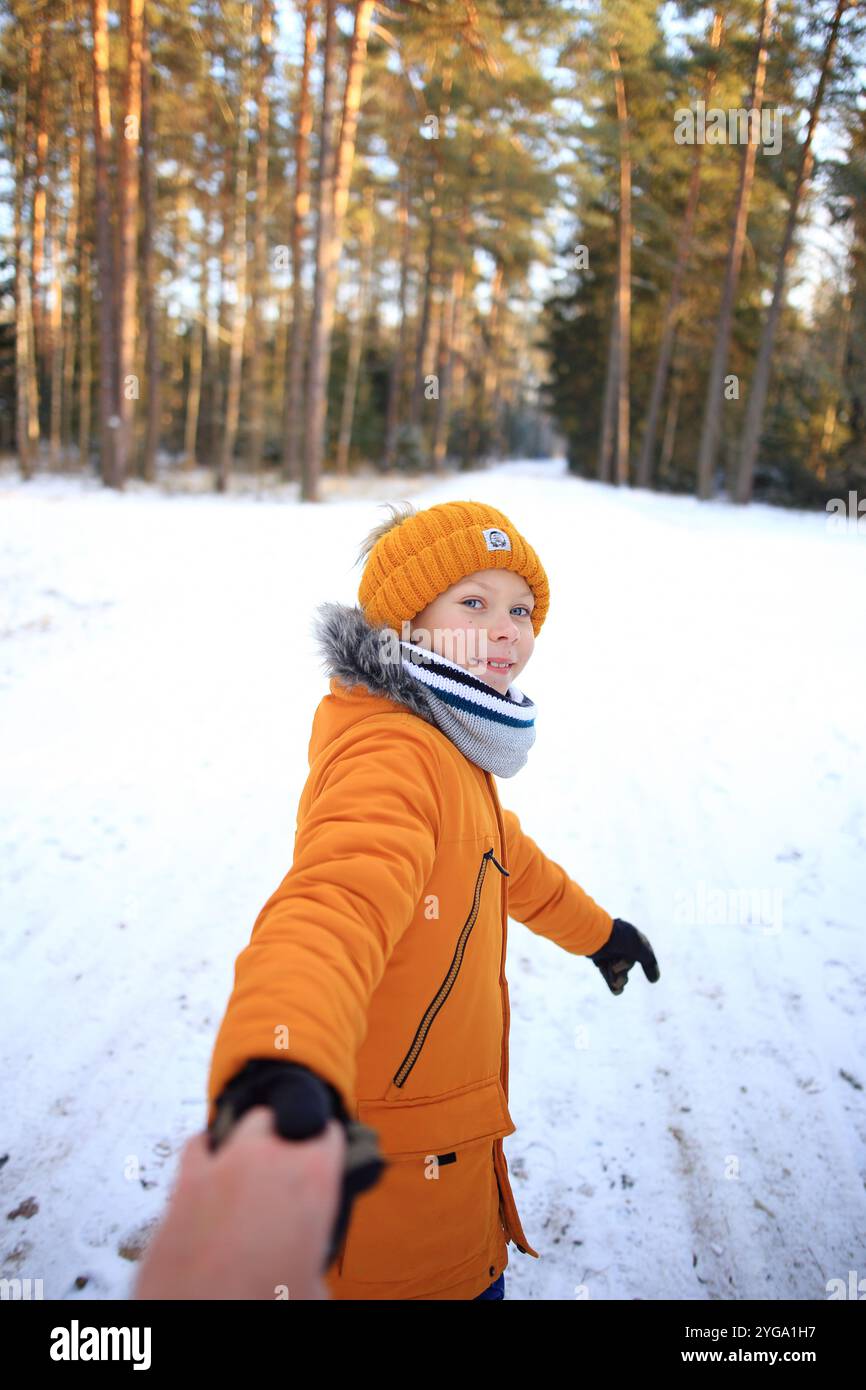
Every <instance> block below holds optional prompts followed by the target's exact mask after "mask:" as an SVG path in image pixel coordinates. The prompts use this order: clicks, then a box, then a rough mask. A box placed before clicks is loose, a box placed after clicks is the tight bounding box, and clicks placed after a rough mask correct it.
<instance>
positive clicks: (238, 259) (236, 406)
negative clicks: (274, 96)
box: [216, 0, 252, 492]
mask: <svg viewBox="0 0 866 1390" xmlns="http://www.w3.org/2000/svg"><path fill="white" fill-rule="evenodd" d="M243 16H244V18H243V39H242V43H243V51H242V55H241V77H240V92H239V95H238V120H237V151H236V158H235V166H236V167H235V205H234V235H233V239H232V269H233V279H234V285H235V302H234V304H233V305H232V315H231V344H230V347H229V379H228V391H227V394H226V419H225V427H224V429H223V438H222V448H221V450H220V459H219V468H218V470H217V478H216V488H217V492H225V491H226V490H227V489H228V484H229V473H230V470H231V465H232V458H233V456H234V451H235V441H236V439H237V434H238V422H239V419H240V405H241V369H242V367H243V355H244V328H245V326H246V316H247V163H248V151H247V129H248V125H249V112H248V110H247V98H248V95H249V82H250V66H251V64H250V51H249V50H250V35H251V32H252V3H251V0H244V8H243Z"/></svg>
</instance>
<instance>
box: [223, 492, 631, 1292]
mask: <svg viewBox="0 0 866 1390" xmlns="http://www.w3.org/2000/svg"><path fill="white" fill-rule="evenodd" d="M364 555H366V565H365V568H364V572H363V576H362V579H361V584H360V587H359V590H358V598H359V601H360V606H358V607H355V608H349V607H347V606H345V605H341V604H325V605H323V606H322V608H321V609H320V619H319V625H318V635H319V638H320V640H321V643H322V646H323V648H324V651H325V653H326V657H327V662H328V669H329V673H330V676H331V682H330V691H331V693H330V694H329V695H326V696H325V697H324V699H323V700H322V701H321V703H320V705H319V707H318V709H317V711H316V714H315V717H314V720H313V729H312V737H311V739H310V745H309V762H310V774H309V777H308V779H307V782H306V785H305V787H304V791H303V793H302V796H301V801H300V806H299V810H298V822H297V832H296V837H295V846H294V859H293V863H292V867H291V869H290V871H289V873H288V874H287V875H286V877H285V878H284V879H283V881H282V883H281V884H280V886H279V887H278V888H277V889H276V891H275V892H274V893H273V894H272V896H271V897H270V898H269V899H268V901H267V902H266V903H265V905H264V907H263V908H262V910H261V912H260V913H259V916H258V918H257V920H256V922H255V925H254V927H253V932H252V938H251V941H250V944H249V945H248V946H247V947H246V949H245V950H244V951H242V952H241V954H240V956H239V957H238V959H237V963H236V972H235V985H234V990H233V993H232V995H231V999H230V1001H229V1004H228V1008H227V1010H226V1015H225V1018H224V1019H223V1023H222V1025H221V1028H220V1032H219V1035H218V1037H217V1041H216V1045H215V1048H214V1054H213V1058H212V1062H211V1072H210V1077H209V1082H208V1101H209V1115H208V1121H209V1125H210V1127H211V1132H212V1135H213V1136H214V1138H215V1139H221V1138H222V1137H223V1136H224V1135H225V1133H227V1132H228V1130H229V1129H230V1127H231V1125H232V1124H233V1123H234V1121H235V1120H236V1119H237V1118H238V1116H239V1115H241V1114H242V1113H243V1112H244V1111H245V1110H248V1109H249V1108H250V1107H251V1106H252V1105H256V1104H266V1105H270V1106H271V1107H272V1108H273V1111H274V1114H275V1119H276V1124H277V1129H278V1131H279V1133H280V1134H281V1135H283V1136H284V1137H286V1138H298V1139H300V1138H305V1137H308V1136H311V1135H313V1134H316V1133H319V1132H321V1130H322V1129H323V1128H324V1125H325V1123H326V1121H327V1120H328V1119H330V1118H331V1116H332V1115H336V1116H337V1117H338V1118H339V1119H340V1120H341V1121H342V1122H343V1124H344V1125H345V1126H346V1132H347V1135H348V1136H349V1138H350V1149H352V1152H353V1157H352V1158H350V1160H349V1162H348V1163H347V1174H346V1179H345V1183H344V1193H343V1205H342V1208H341V1212H340V1216H339V1219H338V1223H337V1233H336V1235H335V1239H334V1253H335V1255H336V1259H335V1261H334V1263H333V1265H332V1266H331V1267H330V1268H329V1269H328V1272H327V1274H326V1284H327V1287H328V1290H329V1292H330V1294H331V1296H332V1297H334V1298H339V1299H377V1298H385V1299H394V1298H396V1299H412V1298H415V1299H465V1298H472V1299H474V1298H480V1297H485V1296H491V1295H490V1294H488V1293H487V1290H488V1289H489V1288H490V1286H491V1285H495V1284H499V1285H500V1286H501V1282H502V1281H501V1278H500V1276H501V1275H502V1272H503V1271H504V1269H505V1268H506V1266H507V1263H508V1252H507V1244H508V1243H509V1242H512V1241H513V1242H514V1244H515V1245H516V1247H517V1249H518V1250H520V1251H521V1252H523V1253H525V1254H529V1255H532V1256H536V1257H537V1251H535V1250H534V1249H533V1248H532V1246H531V1245H530V1243H529V1241H528V1239H527V1237H526V1235H525V1234H524V1231H523V1227H522V1225H521V1222H520V1217H519V1215H518V1213H517V1208H516V1206H515V1202H514V1196H513V1194H512V1191H511V1186H510V1183H509V1180H508V1165H507V1163H506V1161H505V1154H504V1151H503V1145H502V1141H503V1139H504V1137H505V1136H506V1135H508V1134H512V1133H513V1132H514V1129H515V1124H514V1121H513V1120H512V1118H511V1115H510V1114H509V1110H508V1032H509V1017H510V1012H509V1002H508V984H507V981H506V978H505V955H506V928H507V919H508V916H509V914H510V915H511V916H513V917H515V918H516V919H517V920H518V921H519V922H523V923H525V924H526V925H527V926H528V927H529V928H530V929H531V930H533V931H536V932H539V933H541V934H543V935H545V936H547V937H549V938H551V939H552V940H554V941H556V942H557V943H558V944H559V945H561V946H562V947H563V948H564V949H565V950H567V951H569V952H571V953H572V954H574V955H589V956H591V958H592V959H593V960H594V961H595V963H596V964H597V965H598V966H599V969H600V970H601V971H602V973H603V974H604V976H605V979H606V980H607V983H608V985H609V987H610V989H611V990H612V991H613V992H614V993H620V992H621V991H622V989H623V987H624V985H625V983H626V981H627V978H628V970H629V969H630V968H631V966H632V965H633V964H634V963H635V961H640V962H641V964H642V966H643V969H644V972H645V974H646V976H647V978H648V979H650V980H656V979H658V966H657V964H656V961H655V957H654V955H653V953H652V948H651V947H650V945H649V942H648V941H647V939H646V937H644V936H643V935H642V934H641V933H640V932H638V931H637V930H636V929H635V928H634V927H633V926H631V925H630V924H629V923H627V922H622V921H620V920H619V919H617V920H616V921H614V920H613V919H612V918H611V917H610V915H609V913H608V912H606V911H605V910H604V908H602V907H600V906H599V905H598V904H597V903H595V902H594V901H593V899H592V898H590V897H589V896H588V895H587V894H586V893H585V892H584V891H583V889H582V888H580V887H579V886H578V884H576V883H575V882H574V881H573V880H571V879H570V878H569V877H568V875H567V874H566V873H565V871H564V869H562V868H560V867H559V865H557V864H555V863H554V862H553V861H551V860H549V859H547V858H546V857H545V856H544V855H543V854H542V853H541V851H540V850H539V848H538V847H537V845H536V844H535V843H534V842H533V841H532V840H531V839H530V838H529V837H528V836H527V835H525V834H524V833H523V831H522V830H521V827H520V823H519V821H518V819H517V817H516V816H515V815H514V814H513V812H511V811H507V810H504V809H503V808H502V806H501V805H500V802H499V797H498V793H497V788H496V784H495V782H494V780H493V779H494V775H496V776H499V777H511V776H513V775H514V774H515V773H516V772H518V771H519V769H520V768H521V767H522V766H523V765H524V763H525V761H526V758H527V756H528V752H529V749H530V748H531V746H532V744H533V742H534V739H535V705H534V703H533V702H532V700H530V699H529V698H528V697H527V696H526V695H524V694H522V692H521V691H520V690H519V689H518V687H517V686H516V684H515V681H516V679H517V677H519V676H520V675H521V673H522V671H523V670H524V668H525V666H526V664H527V662H528V660H529V657H530V655H531V653H532V649H533V645H534V642H535V638H536V637H537V635H538V633H539V631H540V629H541V626H542V624H543V622H544V619H545V617H546V615H547V610H548V604H549V588H548V582H547V576H546V574H545V572H544V569H543V568H542V565H541V562H540V560H539V559H538V556H537V555H536V553H535V551H534V550H533V549H532V547H531V546H530V545H529V544H528V542H527V541H526V540H525V539H524V537H523V536H521V534H520V532H519V531H518V530H517V528H516V527H515V526H513V525H512V523H511V522H510V521H509V519H508V518H507V517H506V516H504V515H503V514H502V512H500V511H498V510H496V509H495V508H493V507H489V506H487V505H486V504H483V503H478V502H448V503H443V504H440V505H438V506H434V507H430V508H428V509H427V510H425V511H421V512H415V511H414V510H413V509H412V508H411V506H409V507H408V510H404V511H403V512H402V513H400V512H399V511H396V510H394V511H392V516H391V519H390V520H389V521H387V522H385V523H383V524H382V525H381V526H379V527H377V528H376V529H375V530H374V531H373V532H372V533H371V535H370V537H368V540H367V542H366V543H365V546H364V547H363V548H362V556H364ZM359 1125H360V1127H359ZM371 1131H373V1132H375V1136H376V1138H377V1139H378V1142H379V1145H380V1147H381V1152H382V1155H384V1160H385V1163H384V1172H383V1171H382V1164H381V1162H380V1161H378V1160H377V1155H376V1153H375V1151H374V1152H372V1153H371V1152H370V1149H369V1147H368V1148H367V1149H366V1150H365V1148H364V1143H363V1141H364V1139H365V1138H368V1137H369V1136H370V1132H371ZM353 1145H354V1148H353ZM371 1184H373V1185H372V1186H371ZM365 1186H366V1187H369V1188H370V1190H368V1191H362V1190H363V1188H364V1187H365ZM359 1193H362V1195H358V1194H359ZM353 1201H354V1207H353V1206H352V1203H353ZM350 1212H351V1221H349V1215H350ZM347 1225H348V1229H346V1227H347Z"/></svg>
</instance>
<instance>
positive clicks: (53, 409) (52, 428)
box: [45, 154, 75, 473]
mask: <svg viewBox="0 0 866 1390" xmlns="http://www.w3.org/2000/svg"><path fill="white" fill-rule="evenodd" d="M72 158H73V160H74V158H75V156H74V154H73V156H72ZM73 179H74V173H73ZM60 217H61V211H60V200H59V199H58V198H56V197H54V198H52V200H51V213H50V218H49V232H48V237H49V242H50V245H51V299H50V304H49V305H48V313H47V316H46V332H45V344H46V359H47V363H48V381H49V386H50V410H49V430H48V437H49V459H50V465H49V466H50V468H51V471H52V472H55V473H58V472H59V471H60V469H61V466H62V461H63V458H62V444H61V438H60V426H61V423H62V419H61V416H62V405H63V335H62V331H61V330H62V326H63V258H62V256H61V254H60V231H61V226H60Z"/></svg>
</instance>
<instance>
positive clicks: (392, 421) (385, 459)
mask: <svg viewBox="0 0 866 1390" xmlns="http://www.w3.org/2000/svg"><path fill="white" fill-rule="evenodd" d="M410 203H411V185H410V181H409V175H408V173H406V174H404V176H403V178H402V179H401V181H400V206H399V213H398V217H399V227H400V232H399V243H400V291H399V295H398V299H397V313H398V316H399V320H400V327H399V329H398V331H397V341H396V344H395V347H394V351H393V353H392V355H391V368H390V371H389V373H388V405H387V409H386V412H385V444H384V449H383V451H382V466H383V468H384V469H385V470H386V471H387V470H388V469H390V468H393V466H394V460H395V457H396V454H397V430H398V428H399V425H400V387H401V384H402V381H403V359H404V356H405V352H406V336H407V328H408V323H407V316H406V292H407V288H408V284H409V261H410V258H411V255H412V234H411V230H410V226H409V208H410Z"/></svg>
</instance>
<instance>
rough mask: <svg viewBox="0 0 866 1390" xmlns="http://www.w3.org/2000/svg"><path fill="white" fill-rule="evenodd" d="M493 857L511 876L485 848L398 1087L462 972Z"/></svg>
mask: <svg viewBox="0 0 866 1390" xmlns="http://www.w3.org/2000/svg"><path fill="white" fill-rule="evenodd" d="M491 860H492V861H493V863H494V864H495V865H496V867H497V869H498V870H499V872H500V873H501V874H504V875H505V877H506V878H507V877H508V870H507V869H504V868H503V867H502V865H501V864H500V862H499V860H498V859H497V858H496V856H495V854H494V853H493V850H492V849H488V850H485V851H484V854H483V856H482V859H481V864H480V866H479V869H478V875H477V877H476V879H475V892H474V894H473V897H472V910H471V912H470V913H469V916H468V917H467V918H466V921H465V922H464V923H463V927H462V930H461V932H460V936H459V938H458V940H457V946H456V947H455V950H454V955H453V957H452V960H451V964H450V965H449V967H448V973H447V975H446V976H445V979H444V980H443V981H442V983H441V985H440V986H439V988H438V989H437V991H436V993H435V995H434V996H433V998H432V1000H431V1001H430V1003H429V1004H428V1006H427V1008H426V1009H425V1011H424V1017H423V1018H422V1019H421V1022H420V1023H419V1024H418V1027H417V1029H416V1031H415V1036H414V1038H413V1039H412V1045H411V1047H410V1048H409V1051H408V1052H407V1053H406V1056H405V1057H404V1058H403V1061H402V1062H401V1063H400V1066H399V1067H398V1068H397V1071H396V1072H395V1073H394V1085H395V1086H402V1085H404V1084H405V1081H406V1078H407V1077H408V1075H409V1073H410V1072H411V1070H412V1068H413V1067H414V1065H415V1063H416V1062H417V1061H418V1058H419V1056H420V1054H421V1049H422V1047H423V1046H424V1043H425V1041H426V1039H427V1034H428V1033H429V1031H430V1026H431V1024H432V1022H433V1020H434V1018H435V1017H436V1015H437V1014H438V1012H439V1010H440V1009H441V1008H442V1005H443V1004H444V1003H445V1000H446V999H447V998H448V995H449V994H450V993H451V990H452V989H453V988H454V982H455V980H456V979H457V976H458V975H459V973H460V967H461V965H462V964H463V954H464V952H465V950H466V943H467V941H468V940H469V934H470V932H471V931H472V928H473V927H474V926H475V919H476V917H477V916H478V909H479V907H480V906H481V889H482V887H483V884H484V875H485V874H486V872H487V865H488V863H489V862H490V861H491Z"/></svg>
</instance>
